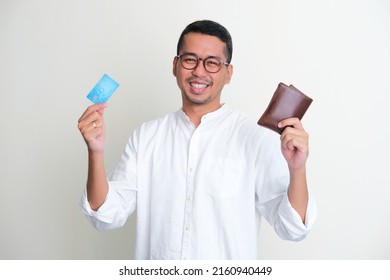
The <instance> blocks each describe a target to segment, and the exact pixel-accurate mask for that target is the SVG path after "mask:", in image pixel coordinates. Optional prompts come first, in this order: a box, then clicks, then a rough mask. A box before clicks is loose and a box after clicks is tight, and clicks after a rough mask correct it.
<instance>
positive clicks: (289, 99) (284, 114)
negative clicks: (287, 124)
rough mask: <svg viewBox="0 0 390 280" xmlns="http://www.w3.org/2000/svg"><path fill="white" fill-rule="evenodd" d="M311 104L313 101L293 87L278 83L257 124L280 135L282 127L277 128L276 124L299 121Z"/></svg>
mask: <svg viewBox="0 0 390 280" xmlns="http://www.w3.org/2000/svg"><path fill="white" fill-rule="evenodd" d="M312 102H313V99H311V98H310V97H309V96H307V95H305V94H304V93H303V92H301V91H300V90H298V89H297V88H296V87H294V86H293V85H290V86H287V85H285V84H284V83H279V85H278V87H277V88H276V91H275V93H274V95H273V96H272V99H271V101H270V103H269V104H268V106H267V108H266V110H265V111H264V113H263V115H262V116H261V117H260V119H259V121H258V122H257V124H259V125H261V126H264V127H267V128H269V129H272V130H273V131H275V132H277V133H279V134H282V132H283V130H284V127H283V128H280V127H278V123H279V122H280V121H282V120H284V119H287V118H292V117H297V118H299V119H300V120H301V119H302V117H303V115H304V114H305V113H306V111H307V109H308V108H309V106H310V104H311V103H312Z"/></svg>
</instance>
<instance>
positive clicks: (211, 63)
mask: <svg viewBox="0 0 390 280" xmlns="http://www.w3.org/2000/svg"><path fill="white" fill-rule="evenodd" d="M176 57H177V58H180V62H181V66H183V68H185V69H187V70H193V69H195V68H196V67H198V65H199V61H200V60H203V67H204V69H206V71H207V72H209V73H217V72H218V71H219V70H221V68H222V65H226V66H227V65H229V63H227V62H224V61H222V60H221V59H220V58H219V57H216V56H209V57H207V58H205V59H203V58H199V57H198V56H197V55H196V54H194V53H185V54H179V55H177V56H176Z"/></svg>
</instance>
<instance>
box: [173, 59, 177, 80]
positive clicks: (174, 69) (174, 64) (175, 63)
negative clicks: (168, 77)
mask: <svg viewBox="0 0 390 280" xmlns="http://www.w3.org/2000/svg"><path fill="white" fill-rule="evenodd" d="M177 60H178V58H177V56H175V57H174V58H173V67H172V71H173V76H175V77H176V72H177Z"/></svg>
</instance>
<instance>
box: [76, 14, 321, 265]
mask: <svg viewBox="0 0 390 280" xmlns="http://www.w3.org/2000/svg"><path fill="white" fill-rule="evenodd" d="M231 58H232V42H231V37H230V34H229V32H228V31H227V30H226V29H225V28H224V27H223V26H221V25H220V24H218V23H216V22H213V21H207V20H204V21H197V22H194V23H192V24H190V25H188V26H187V28H186V29H185V30H184V31H183V33H182V34H181V37H180V39H179V42H178V46H177V56H175V57H174V59H173V75H174V76H175V77H176V80H177V84H178V86H179V88H180V90H181V95H182V108H181V109H180V110H178V111H177V112H174V113H169V114H166V115H165V116H163V117H161V118H159V119H157V120H153V121H149V122H146V123H144V124H142V125H141V126H140V127H139V128H137V129H136V130H135V131H134V133H133V135H132V136H131V137H130V139H129V141H128V143H127V145H126V148H125V150H124V153H123V155H122V157H121V159H120V161H119V163H118V165H117V167H116V168H115V170H114V171H113V172H112V174H111V175H110V177H109V178H108V180H107V179H106V173H105V169H104V162H103V158H104V136H105V124H104V119H103V111H104V109H105V108H106V106H107V105H106V104H96V105H92V106H90V107H89V108H87V110H86V111H85V112H84V114H83V115H82V116H81V118H80V120H79V124H78V127H79V130H80V131H81V133H82V135H83V137H84V139H85V141H86V143H87V147H88V159H89V163H88V180H87V188H86V192H85V193H84V195H83V200H82V210H83V212H84V213H85V214H86V216H87V218H88V219H89V221H90V222H91V223H92V224H93V225H94V226H95V227H96V228H97V229H99V230H108V229H113V228H117V227H121V226H122V225H123V224H124V223H125V222H126V220H127V218H128V217H129V215H130V214H132V213H133V212H134V211H135V210H136V213H137V229H136V231H137V237H136V252H135V258H136V259H256V258H257V239H258V238H257V237H258V233H259V227H260V219H261V217H265V219H266V220H267V221H268V222H269V223H270V224H271V225H272V226H273V227H274V229H275V231H276V232H277V234H278V235H279V236H280V237H281V238H283V239H288V240H295V241H298V240H302V239H303V238H304V237H305V236H306V235H307V234H308V232H309V231H310V228H311V227H312V225H313V222H314V219H315V205H314V202H313V200H312V199H311V198H310V195H309V193H308V188H307V182H306V167H305V164H306V159H307V156H308V134H307V133H306V132H305V130H304V129H303V127H302V124H301V122H300V121H299V120H298V119H296V118H291V119H286V120H283V121H282V122H281V123H280V124H279V125H280V127H286V129H285V130H284V132H283V134H282V136H281V137H280V139H279V137H278V135H277V134H276V133H274V132H272V131H270V130H267V129H265V128H263V127H260V126H258V125H257V123H256V121H254V120H251V119H249V118H248V117H247V116H245V115H244V114H242V113H239V112H236V111H234V110H232V109H230V108H229V107H228V106H227V105H226V104H221V92H222V89H223V87H224V85H225V84H228V83H229V82H230V79H231V77H232V74H233V66H232V65H231V64H230V61H231Z"/></svg>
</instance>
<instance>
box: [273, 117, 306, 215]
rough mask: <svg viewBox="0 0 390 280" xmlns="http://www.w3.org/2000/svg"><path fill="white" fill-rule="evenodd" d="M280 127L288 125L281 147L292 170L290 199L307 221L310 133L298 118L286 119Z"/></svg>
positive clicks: (282, 136) (283, 134)
mask: <svg viewBox="0 0 390 280" xmlns="http://www.w3.org/2000/svg"><path fill="white" fill-rule="evenodd" d="M279 127H286V128H285V129H284V131H283V133H282V135H281V137H280V139H281V149H282V154H283V156H284V158H285V159H286V161H287V164H288V168H289V171H290V185H289V188H288V199H289V201H290V203H291V205H292V207H293V208H294V209H295V210H296V211H297V212H298V214H299V215H300V217H301V219H302V222H303V223H305V216H306V209H307V204H308V196H309V194H308V188H307V180H306V160H307V157H308V154H309V135H308V134H307V132H306V131H305V130H304V128H303V126H302V123H301V122H300V120H299V119H298V118H290V119H285V120H283V121H281V122H280V123H279Z"/></svg>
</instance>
